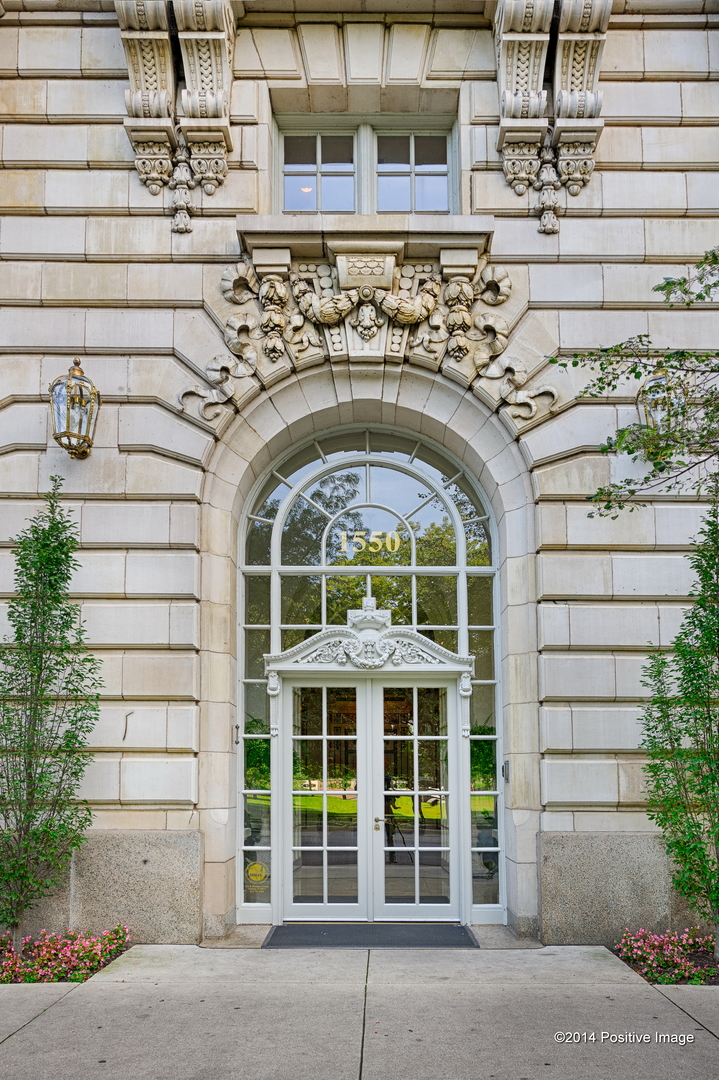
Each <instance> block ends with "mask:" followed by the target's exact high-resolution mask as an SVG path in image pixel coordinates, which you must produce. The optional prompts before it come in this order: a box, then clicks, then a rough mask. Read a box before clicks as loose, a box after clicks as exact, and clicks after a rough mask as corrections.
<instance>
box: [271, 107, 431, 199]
mask: <svg viewBox="0 0 719 1080" xmlns="http://www.w3.org/2000/svg"><path fill="white" fill-rule="evenodd" d="M448 141H449V140H448V137H447V135H446V134H434V135H425V134H422V135H416V134H398V133H377V132H375V131H374V130H373V129H372V128H371V127H370V126H369V125H368V124H367V125H364V124H363V125H360V126H359V128H358V129H356V130H355V131H354V132H352V133H345V134H331V135H330V134H324V133H317V132H313V133H312V134H309V133H307V134H294V133H293V134H289V133H288V134H286V135H284V136H283V140H282V183H283V196H282V209H283V210H284V211H285V213H290V214H298V213H300V214H301V213H307V214H316V213H325V214H343V213H344V214H352V213H360V214H374V213H381V214H382V213H385V214H388V213H401V214H446V213H448V212H449V209H450V187H449V178H450V177H449V174H450V167H449V154H448Z"/></svg>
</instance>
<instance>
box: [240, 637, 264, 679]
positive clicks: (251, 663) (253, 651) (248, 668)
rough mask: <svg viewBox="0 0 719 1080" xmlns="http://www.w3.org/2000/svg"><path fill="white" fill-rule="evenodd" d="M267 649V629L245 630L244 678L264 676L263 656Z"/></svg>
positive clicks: (261, 677) (260, 677)
mask: <svg viewBox="0 0 719 1080" xmlns="http://www.w3.org/2000/svg"><path fill="white" fill-rule="evenodd" d="M269 651H270V632H269V630H247V631H246V632H245V678H246V679H263V678H264V677H265V661H264V656H265V654H266V653H269Z"/></svg>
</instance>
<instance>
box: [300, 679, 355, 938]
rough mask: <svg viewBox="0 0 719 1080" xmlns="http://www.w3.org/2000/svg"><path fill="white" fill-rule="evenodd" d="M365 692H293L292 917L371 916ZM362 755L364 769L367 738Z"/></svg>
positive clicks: (321, 689)
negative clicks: (364, 820)
mask: <svg viewBox="0 0 719 1080" xmlns="http://www.w3.org/2000/svg"><path fill="white" fill-rule="evenodd" d="M358 697H360V698H362V697H363V695H362V693H361V688H358V687H356V686H339V687H338V686H296V687H293V688H291V689H290V690H289V691H288V700H289V703H290V711H291V715H290V716H289V717H287V719H288V721H289V724H288V726H289V728H290V730H291V755H290V760H291V767H290V769H289V780H290V785H291V810H290V813H291V819H292V826H291V842H290V845H288V847H289V848H290V851H289V857H288V858H287V859H286V861H285V867H286V870H285V874H286V881H285V918H318V917H323V918H328V919H332V918H356V919H363V918H367V908H366V891H367V889H366V872H365V870H364V867H365V866H366V856H365V852H364V850H362V851H361V852H360V845H361V840H362V833H361V829H360V828H359V827H358V823H359V820H360V819H359V814H360V813H361V812H362V811H363V810H364V798H363V791H366V790H367V784H366V782H365V783H361V782H358V734H357V732H358V724H357V709H358ZM360 756H361V758H362V762H361V763H360V770H361V771H362V772H364V769H365V765H364V759H365V758H366V756H367V755H366V750H365V748H364V740H362V746H361V748H360ZM365 816H366V812H365ZM360 855H361V858H360ZM360 884H361V888H360ZM361 893H362V894H363V895H360V894H361Z"/></svg>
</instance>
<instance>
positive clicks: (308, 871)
mask: <svg viewBox="0 0 719 1080" xmlns="http://www.w3.org/2000/svg"><path fill="white" fill-rule="evenodd" d="M292 878H293V888H292V892H293V894H294V895H293V900H294V902H295V903H296V904H321V903H322V898H323V894H324V890H323V887H322V852H321V851H296V852H295V858H294V860H293V870H292Z"/></svg>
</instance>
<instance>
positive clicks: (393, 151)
mask: <svg viewBox="0 0 719 1080" xmlns="http://www.w3.org/2000/svg"><path fill="white" fill-rule="evenodd" d="M409 160H410V159H409V135H380V136H379V137H378V139H377V164H378V167H379V171H380V172H387V171H391V172H397V171H398V170H400V169H401V170H402V171H405V170H406V171H407V172H409Z"/></svg>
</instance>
